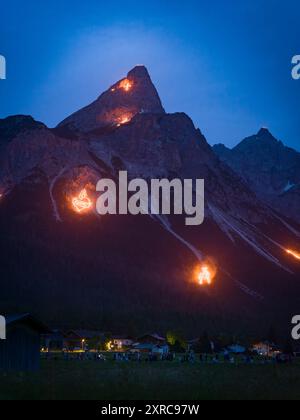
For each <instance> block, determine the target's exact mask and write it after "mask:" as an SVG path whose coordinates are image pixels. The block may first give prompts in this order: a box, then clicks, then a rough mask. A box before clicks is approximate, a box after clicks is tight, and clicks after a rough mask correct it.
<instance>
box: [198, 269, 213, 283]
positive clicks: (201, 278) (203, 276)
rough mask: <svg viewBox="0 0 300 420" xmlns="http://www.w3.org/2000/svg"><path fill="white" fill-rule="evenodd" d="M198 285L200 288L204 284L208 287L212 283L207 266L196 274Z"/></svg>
mask: <svg viewBox="0 0 300 420" xmlns="http://www.w3.org/2000/svg"><path fill="white" fill-rule="evenodd" d="M198 283H199V285H200V286H204V285H205V284H207V285H210V284H211V283H212V273H211V271H210V269H209V267H208V266H207V265H204V266H202V267H201V269H200V272H199V274H198Z"/></svg>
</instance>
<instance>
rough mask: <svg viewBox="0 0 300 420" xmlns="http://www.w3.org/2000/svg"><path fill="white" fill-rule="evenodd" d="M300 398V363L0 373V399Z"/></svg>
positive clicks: (58, 365) (82, 366)
mask: <svg viewBox="0 0 300 420" xmlns="http://www.w3.org/2000/svg"><path fill="white" fill-rule="evenodd" d="M11 399H47V400H48V399H50V400H56V399H68V400H79V399H88V400H99V401H100V400H105V399H108V400H109V399H110V400H111V399H113V400H131V399H132V400H141V399H147V400H160V399H161V400H166V399H178V400H185V399H187V400H201V399H202V400H203V399H205V400H207V399H209V400H214V399H243V400H244V399H266V400H270V399H300V365H299V364H293V365H287V366H285V365H281V366H278V365H251V366H244V365H237V366H234V365H201V364H200V363H196V364H195V365H189V364H180V363H177V362H175V363H170V362H163V363H160V362H158V363H150V364H149V363H141V364H138V363H129V364H124V363H113V362H106V363H103V362H93V361H82V362H79V361H69V362H68V361H54V360H53V361H46V360H45V361H43V362H42V366H41V370H40V372H38V373H23V374H21V373H19V374H4V373H0V400H11Z"/></svg>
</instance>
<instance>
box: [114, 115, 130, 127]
mask: <svg viewBox="0 0 300 420" xmlns="http://www.w3.org/2000/svg"><path fill="white" fill-rule="evenodd" d="M131 119H132V115H129V114H127V115H123V116H121V117H120V118H118V120H117V127H121V125H124V124H127V123H129V122H130V121H131Z"/></svg>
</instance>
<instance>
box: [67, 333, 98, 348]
mask: <svg viewBox="0 0 300 420" xmlns="http://www.w3.org/2000/svg"><path fill="white" fill-rule="evenodd" d="M104 340H105V335H104V333H103V332H101V331H96V330H70V331H68V332H66V333H65V337H64V349H66V350H68V351H86V350H95V348H94V347H97V346H98V345H99V344H100V343H101V342H104Z"/></svg>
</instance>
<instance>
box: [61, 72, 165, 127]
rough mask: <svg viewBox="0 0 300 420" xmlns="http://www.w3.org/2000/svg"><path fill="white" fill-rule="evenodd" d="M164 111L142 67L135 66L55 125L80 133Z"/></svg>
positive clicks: (114, 125)
mask: <svg viewBox="0 0 300 420" xmlns="http://www.w3.org/2000/svg"><path fill="white" fill-rule="evenodd" d="M140 113H142V114H145V113H152V114H164V113H165V110H164V108H163V106H162V103H161V100H160V98H159V95H158V93H157V90H156V88H155V86H154V84H153V83H152V81H151V78H150V75H149V73H148V70H147V68H146V67H145V66H141V65H140V66H136V67H134V68H133V69H132V70H130V72H129V73H128V75H127V76H126V77H125V78H123V79H121V80H119V81H118V82H117V83H115V84H114V85H112V86H111V87H110V88H109V89H108V90H107V91H106V92H104V93H103V94H102V95H100V96H99V98H98V99H97V100H96V101H95V102H93V103H92V104H90V105H88V106H87V107H85V108H83V109H81V110H79V111H77V112H75V113H74V114H72V115H71V116H70V117H68V118H66V119H65V120H64V121H63V122H61V123H60V124H59V127H68V128H69V129H71V130H75V131H80V132H84V133H87V132H91V131H94V130H97V129H103V128H105V127H115V128H116V129H117V128H118V127H120V126H121V125H122V124H125V123H128V122H130V121H131V120H132V118H133V117H134V116H135V115H137V114H140Z"/></svg>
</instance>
